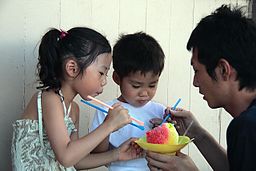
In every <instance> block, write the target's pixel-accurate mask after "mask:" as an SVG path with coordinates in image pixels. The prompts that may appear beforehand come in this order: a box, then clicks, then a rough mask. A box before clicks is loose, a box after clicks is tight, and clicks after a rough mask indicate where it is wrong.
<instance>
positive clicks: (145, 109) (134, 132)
mask: <svg viewBox="0 0 256 171" xmlns="http://www.w3.org/2000/svg"><path fill="white" fill-rule="evenodd" d="M116 102H120V101H118V100H117V99H114V100H112V101H110V102H108V103H107V104H109V105H113V104H114V103H116ZM121 103H122V102H121ZM122 106H123V107H124V108H126V109H128V111H129V114H130V115H131V116H132V117H134V118H136V119H138V120H140V121H142V122H144V127H145V129H144V130H140V129H138V128H137V127H134V126H132V125H130V124H128V125H126V126H124V127H123V128H120V129H119V130H117V131H115V132H114V133H111V134H110V137H109V142H110V144H111V145H112V146H114V147H119V146H120V144H122V143H123V142H125V141H126V140H128V139H129V138H131V137H137V138H140V137H142V136H144V135H145V133H146V132H147V131H148V130H151V128H152V124H151V123H150V122H149V120H150V119H152V118H163V115H164V110H165V109H166V107H165V106H164V105H162V104H160V103H156V102H153V101H149V102H148V103H147V104H145V105H144V106H142V107H133V106H131V105H130V104H128V103H122ZM102 108H104V109H105V110H108V109H106V108H105V107H102ZM106 115H107V114H106V113H103V112H101V111H98V110H97V111H96V113H95V115H94V119H93V122H92V126H91V128H90V129H89V131H90V132H91V131H93V130H94V129H96V128H97V127H98V126H99V125H100V124H101V123H102V122H103V121H104V119H105V117H106ZM108 169H109V170H111V171H120V170H122V171H131V170H132V171H136V170H137V171H144V170H145V171H146V170H147V171H148V170H149V168H148V166H147V161H146V159H145V158H139V159H135V160H129V161H118V162H112V163H111V164H110V166H109V168H108Z"/></svg>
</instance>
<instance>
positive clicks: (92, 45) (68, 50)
mask: <svg viewBox="0 0 256 171" xmlns="http://www.w3.org/2000/svg"><path fill="white" fill-rule="evenodd" d="M110 52H111V46H110V44H109V42H108V40H107V39H106V37H104V36H103V35H101V34H100V33H98V32H97V31H95V30H92V29H90V28H86V27H75V28H72V29H70V30H69V31H67V32H63V31H59V30H57V29H54V28H53V29H51V30H49V31H48V32H47V33H46V34H45V35H44V36H43V38H42V40H41V43H40V46H39V58H38V60H39V62H38V64H37V70H38V76H39V84H40V85H39V86H38V87H37V88H38V89H47V90H48V89H53V90H55V91H57V90H59V89H60V88H61V79H63V62H64V60H66V59H68V58H72V59H75V60H76V62H77V63H78V66H79V69H80V73H82V71H83V70H84V69H86V68H87V67H88V66H89V65H90V64H91V63H92V62H94V61H95V59H96V58H97V56H98V55H100V54H103V53H110Z"/></svg>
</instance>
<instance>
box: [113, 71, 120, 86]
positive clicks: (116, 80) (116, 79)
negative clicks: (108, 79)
mask: <svg viewBox="0 0 256 171" xmlns="http://www.w3.org/2000/svg"><path fill="white" fill-rule="evenodd" d="M112 78H113V80H114V82H115V83H116V84H117V85H120V77H119V76H118V74H117V73H116V72H115V71H114V72H113V74H112Z"/></svg>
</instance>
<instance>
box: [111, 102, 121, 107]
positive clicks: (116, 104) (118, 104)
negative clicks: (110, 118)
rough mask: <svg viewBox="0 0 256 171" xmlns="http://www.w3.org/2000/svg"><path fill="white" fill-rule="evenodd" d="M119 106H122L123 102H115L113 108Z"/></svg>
mask: <svg viewBox="0 0 256 171" xmlns="http://www.w3.org/2000/svg"><path fill="white" fill-rule="evenodd" d="M119 106H121V103H120V102H117V103H114V104H113V105H112V107H113V108H116V107H119Z"/></svg>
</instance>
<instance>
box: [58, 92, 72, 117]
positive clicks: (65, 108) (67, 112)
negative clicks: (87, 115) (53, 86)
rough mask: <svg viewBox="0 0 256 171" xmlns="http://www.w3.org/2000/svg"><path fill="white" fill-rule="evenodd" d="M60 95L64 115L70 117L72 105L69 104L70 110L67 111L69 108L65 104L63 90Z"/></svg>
mask: <svg viewBox="0 0 256 171" xmlns="http://www.w3.org/2000/svg"><path fill="white" fill-rule="evenodd" d="M59 94H60V96H61V103H62V105H63V108H64V114H65V116H69V114H70V110H71V103H70V104H69V106H68V110H67V107H66V105H65V102H64V96H63V94H62V92H61V90H59Z"/></svg>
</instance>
